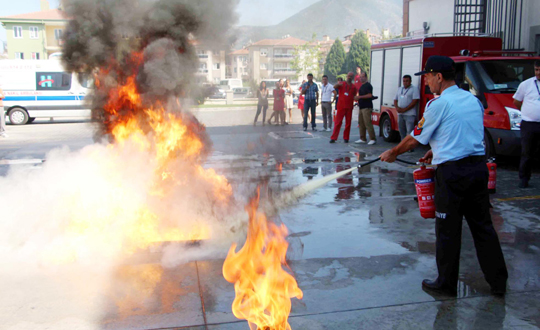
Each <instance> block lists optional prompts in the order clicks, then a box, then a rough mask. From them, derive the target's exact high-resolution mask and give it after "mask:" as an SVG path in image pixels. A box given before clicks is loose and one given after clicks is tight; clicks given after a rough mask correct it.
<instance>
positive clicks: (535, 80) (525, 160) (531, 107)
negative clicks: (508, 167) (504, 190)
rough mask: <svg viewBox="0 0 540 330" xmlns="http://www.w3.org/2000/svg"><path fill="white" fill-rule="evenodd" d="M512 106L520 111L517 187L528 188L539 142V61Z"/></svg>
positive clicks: (520, 85) (520, 88) (520, 86)
mask: <svg viewBox="0 0 540 330" xmlns="http://www.w3.org/2000/svg"><path fill="white" fill-rule="evenodd" d="M514 105H515V106H516V107H517V108H518V110H521V119H522V121H521V163H520V164H519V180H520V182H519V187H520V188H527V187H529V180H530V179H531V170H532V161H533V153H534V152H535V151H536V148H537V147H538V141H540V61H538V60H537V61H535V62H534V77H532V78H530V79H527V80H525V81H524V82H522V83H521V84H519V87H518V89H517V91H516V94H515V95H514Z"/></svg>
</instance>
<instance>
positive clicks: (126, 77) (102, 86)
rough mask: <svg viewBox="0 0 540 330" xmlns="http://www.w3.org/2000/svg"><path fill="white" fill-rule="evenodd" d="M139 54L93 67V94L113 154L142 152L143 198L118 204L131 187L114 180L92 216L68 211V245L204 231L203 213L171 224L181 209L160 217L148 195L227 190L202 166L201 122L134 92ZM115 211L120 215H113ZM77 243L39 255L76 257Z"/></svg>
mask: <svg viewBox="0 0 540 330" xmlns="http://www.w3.org/2000/svg"><path fill="white" fill-rule="evenodd" d="M143 59H144V58H143V56H142V54H141V53H133V54H131V55H130V58H129V59H128V60H127V63H129V68H128V69H126V70H125V71H129V72H124V71H122V69H121V68H120V66H119V65H117V64H116V63H111V65H110V67H109V68H102V69H100V71H99V73H97V75H96V77H95V80H96V93H97V95H100V96H104V97H106V103H105V104H104V105H103V106H102V109H103V116H104V118H103V119H104V133H107V134H110V136H111V137H112V138H113V139H114V143H112V144H110V145H109V146H108V148H109V150H111V151H112V152H113V153H115V154H116V152H117V154H118V155H120V154H125V152H124V151H126V150H128V152H127V153H128V154H129V153H130V152H131V150H132V149H127V148H133V147H135V149H136V150H134V152H140V153H141V155H142V158H145V159H148V160H149V161H148V164H149V166H151V171H153V173H154V178H153V179H151V180H152V181H151V184H150V187H149V188H146V189H148V190H149V191H145V192H144V193H145V194H146V195H147V197H148V204H146V203H141V204H138V205H135V206H134V205H132V204H130V205H129V206H126V205H123V204H122V203H121V201H124V200H126V199H129V197H128V196H130V194H129V192H128V191H125V189H124V187H123V186H122V185H118V187H114V188H115V193H116V196H118V201H120V202H119V203H117V204H114V205H109V204H108V205H107V207H104V208H103V211H102V212H99V214H98V215H99V216H98V217H96V216H95V214H93V215H94V216H90V215H88V216H87V215H86V214H85V213H84V212H80V213H77V214H74V215H73V217H72V218H71V219H70V223H69V224H68V226H67V228H66V233H65V234H66V236H68V237H69V238H72V241H73V242H75V243H74V245H76V244H78V243H77V242H83V241H85V239H84V238H87V237H100V236H101V237H103V238H104V239H105V241H106V242H107V244H108V245H109V247H111V248H114V249H115V250H118V249H119V250H121V251H122V252H123V253H124V254H128V255H129V254H133V253H134V252H136V251H137V250H139V249H145V248H147V247H149V246H151V245H153V244H155V243H159V242H169V241H190V240H200V239H208V238H210V235H211V232H212V231H211V228H210V227H209V224H208V222H204V221H201V220H204V219H185V220H183V222H182V224H183V227H182V228H178V223H176V222H175V221H173V219H174V218H175V217H177V218H178V217H181V216H182V215H167V216H166V217H168V218H164V216H163V215H162V213H163V212H160V211H161V210H160V209H154V208H158V207H159V206H155V205H152V203H151V202H152V200H151V198H156V199H160V200H162V199H164V198H167V197H170V198H171V199H173V198H174V193H175V192H177V191H182V190H187V189H190V188H191V187H197V189H196V190H193V193H194V194H199V195H198V196H194V198H197V197H199V196H202V198H210V199H211V200H212V201H213V202H215V203H221V204H220V205H224V206H226V205H227V204H228V202H230V198H231V197H232V188H231V186H230V184H229V182H228V181H227V179H226V178H225V177H224V176H222V175H219V174H217V173H216V172H215V171H214V170H213V169H204V168H203V166H202V164H203V161H204V157H205V156H206V153H207V152H208V148H207V142H206V140H205V137H206V136H205V134H206V133H205V132H204V131H205V128H204V126H203V125H200V124H198V122H197V121H196V120H195V119H194V117H191V115H190V114H187V113H184V112H182V111H171V110H170V109H166V107H165V106H164V104H163V103H162V101H160V100H158V99H156V98H150V97H147V96H145V95H144V94H141V92H140V90H139V87H138V85H137V79H136V78H137V74H138V72H137V70H139V68H140V67H141V65H142V64H143ZM112 71H114V72H115V73H116V74H117V79H116V80H117V81H115V82H112V83H111V81H110V80H107V79H110V78H108V77H109V72H112ZM111 84H112V85H113V87H111ZM176 105H177V104H176ZM137 149H138V150H137ZM95 161H96V162H103V161H106V160H102V159H95ZM126 166H129V164H126ZM107 175H110V178H108V179H109V180H108V181H115V180H116V178H117V176H118V173H108V174H107ZM111 179H112V180H111ZM74 198H76V197H74ZM77 201H78V200H76V201H75V202H77ZM215 203H214V204H215ZM160 213H161V215H158V214H160ZM119 214H122V215H124V218H122V220H121V222H118V221H116V222H115V219H118V215H119ZM126 218H127V220H126ZM111 227H114V230H111ZM118 229H119V230H118ZM118 231H120V232H121V233H120V234H118V233H117V232H118ZM79 238H80V239H79ZM76 251H77V248H76V247H75V246H74V247H73V248H72V249H67V248H66V249H63V251H61V252H58V251H54V253H53V254H51V255H46V256H45V257H46V258H47V259H49V260H53V261H57V262H71V261H74V260H76V259H77V252H76Z"/></svg>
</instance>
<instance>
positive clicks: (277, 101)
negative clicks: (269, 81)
mask: <svg viewBox="0 0 540 330" xmlns="http://www.w3.org/2000/svg"><path fill="white" fill-rule="evenodd" d="M293 94H294V91H293V89H292V86H291V82H290V81H289V79H287V80H286V81H285V83H284V82H283V80H282V79H280V80H279V81H277V82H276V85H275V88H274V90H273V91H272V97H273V98H274V105H273V113H272V115H271V116H270V118H268V124H269V125H272V119H274V124H276V125H287V124H289V123H292V108H293V106H294V105H293ZM269 96H270V90H269V89H268V87H267V86H266V82H265V81H262V82H261V83H260V85H259V89H258V90H257V99H258V102H257V114H256V115H255V120H254V121H253V126H256V125H257V121H258V119H259V115H260V114H261V112H262V115H263V118H262V125H263V126H264V125H265V123H266V122H267V121H266V111H267V110H268V98H269ZM286 110H288V112H289V122H287V121H286V116H287V115H286Z"/></svg>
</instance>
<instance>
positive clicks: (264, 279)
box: [223, 192, 303, 330]
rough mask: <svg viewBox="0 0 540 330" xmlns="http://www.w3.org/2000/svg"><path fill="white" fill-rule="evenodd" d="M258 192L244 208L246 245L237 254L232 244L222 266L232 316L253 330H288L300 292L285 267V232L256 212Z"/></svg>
mask: <svg viewBox="0 0 540 330" xmlns="http://www.w3.org/2000/svg"><path fill="white" fill-rule="evenodd" d="M258 207H259V192H258V195H257V198H253V199H252V200H251V202H250V204H249V205H248V206H247V207H246V211H247V212H248V213H249V228H248V236H247V240H246V243H245V244H244V246H243V247H242V248H241V249H240V251H238V252H236V244H233V245H232V247H231V248H230V250H229V254H228V255H227V259H226V260H225V262H224V264H223V276H224V277H225V279H226V280H227V281H229V282H231V283H234V290H235V292H236V298H235V299H234V302H233V305H232V310H233V314H234V316H236V317H237V318H239V319H245V320H247V321H248V322H249V326H250V328H251V329H252V330H257V329H259V330H289V329H291V327H290V325H289V323H288V321H287V319H288V317H289V314H290V312H291V298H294V297H296V298H298V299H301V298H302V297H303V293H302V290H300V288H299V287H298V284H297V282H296V280H295V279H294V277H293V276H292V275H291V274H289V273H288V272H287V271H286V270H285V269H284V268H283V267H286V268H288V267H287V263H286V259H285V256H286V253H287V248H288V246H289V244H288V243H287V240H286V237H287V228H286V227H285V225H283V224H282V225H281V226H277V225H276V224H274V223H271V222H268V220H267V219H266V216H265V215H264V214H263V213H261V212H259V211H258Z"/></svg>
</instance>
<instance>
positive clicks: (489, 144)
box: [484, 130, 495, 159]
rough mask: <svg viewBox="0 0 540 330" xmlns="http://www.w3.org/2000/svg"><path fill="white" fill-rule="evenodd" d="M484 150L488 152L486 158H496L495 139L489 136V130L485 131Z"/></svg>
mask: <svg viewBox="0 0 540 330" xmlns="http://www.w3.org/2000/svg"><path fill="white" fill-rule="evenodd" d="M484 150H485V151H486V158H487V159H490V158H492V157H495V147H494V146H493V139H492V138H491V135H489V133H488V131H487V130H484Z"/></svg>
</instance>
